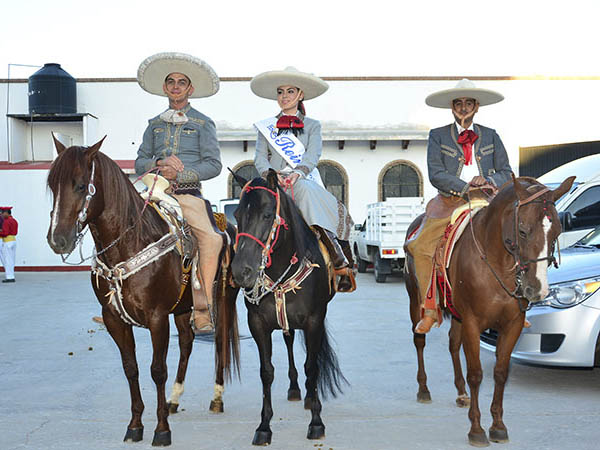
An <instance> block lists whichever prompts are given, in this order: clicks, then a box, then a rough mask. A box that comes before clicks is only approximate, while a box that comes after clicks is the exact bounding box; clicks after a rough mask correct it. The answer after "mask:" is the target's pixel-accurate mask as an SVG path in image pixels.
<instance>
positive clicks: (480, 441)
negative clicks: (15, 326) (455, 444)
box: [469, 433, 490, 447]
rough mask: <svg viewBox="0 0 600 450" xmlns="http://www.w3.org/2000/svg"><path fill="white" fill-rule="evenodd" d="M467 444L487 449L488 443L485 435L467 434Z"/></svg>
mask: <svg viewBox="0 0 600 450" xmlns="http://www.w3.org/2000/svg"><path fill="white" fill-rule="evenodd" d="M469 444H471V445H472V446H473V447H487V446H488V445H490V441H488V438H487V436H486V435H485V433H469Z"/></svg>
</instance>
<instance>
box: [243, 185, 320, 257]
mask: <svg viewBox="0 0 600 450" xmlns="http://www.w3.org/2000/svg"><path fill="white" fill-rule="evenodd" d="M250 186H263V187H266V188H269V186H268V185H267V182H266V180H265V179H264V178H262V177H257V178H255V179H254V180H252V182H251V183H250ZM269 189H270V188H269ZM277 190H278V192H279V198H280V199H281V215H282V216H285V221H286V222H287V223H288V225H289V228H290V230H291V231H292V236H293V238H294V248H295V251H296V254H297V256H298V257H299V258H302V256H306V257H307V258H308V259H309V260H311V261H313V262H314V260H315V259H316V258H317V256H318V255H319V254H320V249H319V242H318V240H317V237H316V235H315V233H314V232H313V231H312V229H311V228H310V227H309V226H308V224H307V223H306V221H305V220H304V217H302V213H300V210H299V209H298V207H297V206H296V204H295V203H294V202H293V200H292V199H291V197H290V196H289V195H287V194H286V193H285V191H284V190H283V189H282V188H281V187H279V186H277Z"/></svg>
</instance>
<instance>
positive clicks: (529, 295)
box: [523, 286, 541, 302]
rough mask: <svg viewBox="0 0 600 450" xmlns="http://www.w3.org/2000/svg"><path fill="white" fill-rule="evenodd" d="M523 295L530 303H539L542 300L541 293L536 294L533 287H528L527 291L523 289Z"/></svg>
mask: <svg viewBox="0 0 600 450" xmlns="http://www.w3.org/2000/svg"><path fill="white" fill-rule="evenodd" d="M523 295H524V296H525V298H526V299H527V300H529V301H530V302H538V301H540V300H541V296H540V294H539V292H536V291H535V289H534V288H532V287H531V286H526V287H525V289H523Z"/></svg>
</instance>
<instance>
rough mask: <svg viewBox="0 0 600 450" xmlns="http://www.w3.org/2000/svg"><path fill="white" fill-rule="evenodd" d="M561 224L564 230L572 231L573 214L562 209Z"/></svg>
mask: <svg viewBox="0 0 600 450" xmlns="http://www.w3.org/2000/svg"><path fill="white" fill-rule="evenodd" d="M558 218H559V219H560V224H561V226H562V230H563V231H571V230H572V229H573V214H571V213H570V212H568V211H561V212H559V213H558Z"/></svg>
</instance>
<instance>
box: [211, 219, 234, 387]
mask: <svg viewBox="0 0 600 450" xmlns="http://www.w3.org/2000/svg"><path fill="white" fill-rule="evenodd" d="M230 227H231V225H229V224H228V226H227V228H228V229H227V232H228V234H230V233H229V232H230V231H231V230H229V228H230ZM234 233H235V232H234ZM224 253H225V254H224V255H223V257H222V258H221V267H220V269H219V273H218V275H217V276H218V282H217V293H216V304H217V307H216V311H215V312H216V327H215V367H216V368H217V371H218V370H219V368H221V369H223V371H224V372H225V373H224V375H225V378H226V379H227V380H228V381H231V373H232V368H233V372H234V373H235V374H236V375H237V376H238V378H239V374H240V335H239V332H238V319H237V309H236V300H237V295H238V292H239V287H233V286H232V283H231V265H230V263H231V258H232V256H231V254H232V248H231V246H230V248H228V249H226V250H225V252H224Z"/></svg>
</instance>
